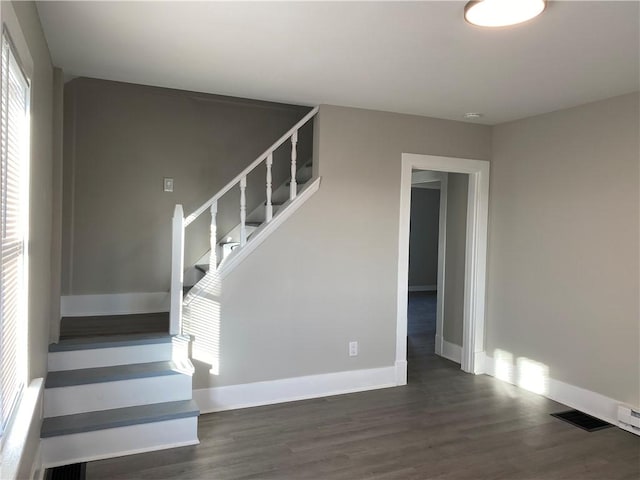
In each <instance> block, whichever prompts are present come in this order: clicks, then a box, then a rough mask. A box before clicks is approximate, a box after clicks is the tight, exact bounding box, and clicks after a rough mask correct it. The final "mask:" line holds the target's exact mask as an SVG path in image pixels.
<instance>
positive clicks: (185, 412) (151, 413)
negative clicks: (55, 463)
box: [40, 400, 200, 438]
mask: <svg viewBox="0 0 640 480" xmlns="http://www.w3.org/2000/svg"><path fill="white" fill-rule="evenodd" d="M199 414H200V410H199V409H198V405H196V403H195V402H194V401H193V400H180V401H177V402H166V403H155V404H152V405H139V406H135V407H125V408H115V409H112V410H101V411H97V412H88V413H78V414H75V415H63V416H60V417H50V418H45V419H44V420H43V422H42V429H41V431H40V437H41V438H47V437H56V436H60V435H71V434H74V433H84V432H92V431H96V430H104V429H107V428H118V427H126V426H129V425H140V424H143V423H153V422H162V421H166V420H174V419H178V418H188V417H197V416H198V415H199Z"/></svg>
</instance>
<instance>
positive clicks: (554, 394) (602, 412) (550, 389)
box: [484, 355, 638, 435]
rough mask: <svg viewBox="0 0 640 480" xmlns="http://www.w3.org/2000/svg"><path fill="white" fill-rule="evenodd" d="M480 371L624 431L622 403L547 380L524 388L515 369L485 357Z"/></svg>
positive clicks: (547, 378) (551, 379)
mask: <svg viewBox="0 0 640 480" xmlns="http://www.w3.org/2000/svg"><path fill="white" fill-rule="evenodd" d="M484 367H485V373H486V374H487V375H490V376H492V377H495V378H498V379H499V380H503V381H505V382H508V383H511V384H513V385H516V386H518V387H521V388H524V389H525V390H529V391H532V392H534V393H538V394H540V395H542V396H543V397H546V398H549V399H551V400H553V401H555V402H558V403H562V404H564V405H567V406H569V407H571V408H575V409H576V410H580V411H582V412H585V413H587V414H589V415H591V416H593V417H596V418H599V419H601V420H604V421H605V422H609V423H611V424H613V425H616V426H618V427H620V428H624V426H623V425H622V424H621V422H619V421H618V407H619V406H620V405H624V403H623V402H621V401H619V400H616V399H613V398H610V397H607V396H605V395H601V394H599V393H596V392H593V391H591V390H587V389H584V388H581V387H576V386H575V385H571V384H569V383H565V382H561V381H560V380H556V379H554V378H549V377H544V378H543V377H542V376H541V377H540V378H541V380H543V381H540V382H535V383H534V384H532V385H527V384H526V381H520V380H519V371H518V369H517V367H515V366H513V365H511V368H508V366H507V368H501V367H500V366H499V365H497V364H496V361H495V359H494V358H492V357H489V356H486V355H485V358H484ZM534 376H535V375H534ZM625 430H629V429H625ZM629 431H631V430H629ZM632 433H636V432H632ZM636 435H638V433H636Z"/></svg>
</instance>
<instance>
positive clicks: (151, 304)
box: [60, 292, 169, 317]
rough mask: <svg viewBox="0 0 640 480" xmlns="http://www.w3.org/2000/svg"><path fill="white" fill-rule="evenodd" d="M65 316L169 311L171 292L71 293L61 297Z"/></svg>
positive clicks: (62, 310)
mask: <svg viewBox="0 0 640 480" xmlns="http://www.w3.org/2000/svg"><path fill="white" fill-rule="evenodd" d="M60 310H61V312H62V316H63V317H85V316H91V315H129V314H133V313H155V312H168V311H169V292H151V293H114V294H106V295H69V296H63V297H60Z"/></svg>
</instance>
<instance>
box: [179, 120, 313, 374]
mask: <svg viewBox="0 0 640 480" xmlns="http://www.w3.org/2000/svg"><path fill="white" fill-rule="evenodd" d="M317 113H318V107H315V108H314V109H313V110H311V111H310V112H309V113H308V114H307V115H305V116H304V117H303V118H302V119H301V120H300V121H299V122H298V123H296V124H295V125H294V126H293V127H291V129H290V130H289V131H288V132H287V133H285V134H284V135H283V136H282V137H280V138H279V139H278V140H277V141H276V142H275V143H274V144H273V145H271V146H270V147H269V148H268V149H267V150H266V151H265V152H263V153H262V154H261V155H260V156H259V157H258V158H256V159H255V160H254V161H253V162H252V163H251V164H250V165H249V166H248V167H247V168H245V169H244V170H243V171H242V172H240V173H239V174H238V175H237V176H236V177H235V178H234V179H233V180H231V181H230V182H229V183H228V184H227V185H225V186H224V187H223V188H222V189H221V190H220V191H218V192H217V193H216V194H215V195H214V196H213V197H211V198H210V199H209V200H207V201H206V202H205V203H204V204H202V205H201V206H200V207H199V208H198V209H196V210H195V211H194V212H193V213H191V214H190V215H188V216H185V215H184V211H183V208H182V205H176V208H175V210H174V215H173V232H172V256H171V311H170V332H171V333H174V334H178V333H187V334H189V335H191V336H192V337H193V338H194V351H196V350H198V351H199V352H200V353H201V355H199V356H198V359H199V360H201V359H203V358H207V357H208V356H210V355H207V353H206V352H205V350H207V349H211V345H207V344H206V343H207V342H206V340H203V338H206V337H208V336H209V335H207V331H210V330H211V329H212V328H215V326H213V325H208V324H206V323H203V320H202V319H203V318H206V317H207V316H208V315H207V309H209V308H210V306H208V305H207V303H209V304H211V302H210V301H207V300H204V298H205V297H209V298H211V297H212V296H216V295H217V290H218V289H219V285H220V282H221V281H222V279H223V278H224V277H225V276H226V275H227V274H228V273H229V272H230V271H232V270H233V268H234V267H235V266H236V265H238V264H239V263H240V262H242V261H243V260H244V259H245V258H246V257H247V256H248V255H249V254H250V253H251V252H252V251H253V250H255V249H256V248H257V247H258V246H259V245H260V244H261V243H262V242H263V241H264V240H265V239H266V238H268V236H269V235H271V234H272V233H273V232H274V231H275V230H276V229H277V228H278V227H279V226H280V225H281V224H282V223H283V222H284V221H286V219H287V218H289V217H290V216H291V215H292V214H293V213H294V212H295V211H296V210H297V209H298V208H300V206H302V205H303V204H304V203H305V202H306V201H307V200H308V199H309V198H310V197H311V196H312V195H313V194H314V193H315V192H316V191H317V190H318V189H319V188H320V177H316V176H313V159H309V160H308V161H307V162H306V163H304V164H303V166H302V168H298V163H297V158H298V153H297V145H298V132H299V130H300V129H301V128H302V127H303V126H305V125H306V124H307V123H309V122H310V121H311V120H312V119H313V118H314V117H315V116H316V114H317ZM287 143H290V146H291V150H290V154H291V156H290V158H291V161H290V176H289V178H288V180H287V181H286V182H284V183H283V184H281V185H279V186H278V187H277V188H275V189H274V188H273V176H272V167H273V159H274V152H276V150H277V149H279V148H280V147H283V146H285V145H286V144H287ZM263 164H264V166H265V170H266V175H265V181H264V197H263V198H264V202H263V203H262V204H260V205H259V206H258V207H257V208H255V209H254V210H253V211H251V212H249V213H248V214H247V199H246V189H247V177H248V175H249V174H251V173H252V172H253V171H254V170H255V169H256V168H257V167H258V166H262V165H263ZM234 188H238V189H239V191H240V202H239V205H237V211H238V217H239V219H240V222H239V224H238V225H237V226H236V227H235V228H233V229H232V230H231V231H230V232H228V233H226V234H225V235H224V236H219V235H218V228H217V220H216V216H217V214H218V202H219V201H220V199H221V198H222V197H223V196H224V195H225V194H227V193H228V192H229V191H231V190H232V189H234ZM205 212H209V213H210V215H211V217H210V218H211V223H210V239H209V240H210V241H209V245H210V249H209V251H208V252H207V253H205V254H204V256H203V257H202V258H201V259H200V260H199V261H197V262H196V264H195V265H193V266H195V267H197V268H198V270H200V271H201V272H202V273H204V274H205V275H204V277H202V278H201V279H200V280H199V281H198V282H197V283H195V285H193V286H192V287H189V288H186V289H185V286H184V272H185V264H184V241H185V234H186V230H187V227H188V226H189V225H190V224H191V223H192V222H193V221H194V220H196V219H197V218H198V217H199V216H200V215H202V214H203V213H205ZM221 239H222V241H221ZM185 291H186V292H187V293H186V295H184V293H185ZM199 302H200V303H201V305H198V303H199ZM183 309H184V311H183ZM196 310H197V311H198V313H197V315H196V314H194V311H196ZM216 313H217V312H216ZM209 316H210V315H209ZM196 317H198V318H197V319H196ZM209 353H210V352H209ZM208 363H211V362H208ZM214 363H215V362H214ZM214 370H215V368H214Z"/></svg>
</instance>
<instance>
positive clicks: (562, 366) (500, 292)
mask: <svg viewBox="0 0 640 480" xmlns="http://www.w3.org/2000/svg"><path fill="white" fill-rule="evenodd" d="M639 103H640V97H639V95H638V93H635V94H630V95H624V96H619V97H615V98H611V99H609V100H604V101H601V102H596V103H591V104H587V105H583V106H580V107H576V108H571V109H567V110H561V111H558V112H554V113H550V114H546V115H541V116H537V117H533V118H528V119H524V120H520V121H516V122H511V123H507V124H503V125H499V126H497V127H495V128H494V136H493V158H492V162H491V194H490V197H491V203H490V211H489V219H490V228H489V260H488V261H489V269H488V272H489V278H488V293H487V330H486V345H487V354H488V355H489V356H492V357H494V358H496V357H499V358H502V359H503V363H504V364H505V365H503V367H504V368H505V369H506V367H507V364H511V365H512V367H513V368H514V370H515V373H514V375H520V376H524V377H526V376H527V370H526V369H523V368H520V369H519V368H518V367H519V366H527V365H528V366H530V367H531V366H532V365H533V366H535V368H533V367H531V368H529V370H530V371H532V370H536V369H537V370H540V371H544V375H545V376H548V377H551V378H554V379H555V380H558V381H561V382H566V383H568V384H572V385H575V386H577V387H581V388H583V389H587V390H591V391H593V392H596V393H598V394H601V395H604V396H607V397H611V398H614V399H617V400H618V401H622V402H626V403H629V404H631V405H634V406H638V405H639V404H640V361H639V358H640V344H639V342H640V320H639V319H640V314H639V311H638V308H639V306H638V292H639V291H640V285H639V280H638V276H639V244H640V242H639V225H638V221H639V213H640V201H639V200H640V199H639V155H640V145H639V131H640V122H639V116H640V108H639Z"/></svg>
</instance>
